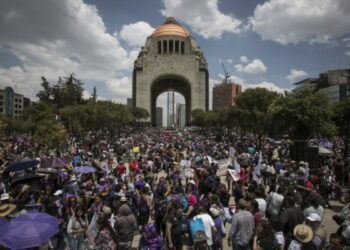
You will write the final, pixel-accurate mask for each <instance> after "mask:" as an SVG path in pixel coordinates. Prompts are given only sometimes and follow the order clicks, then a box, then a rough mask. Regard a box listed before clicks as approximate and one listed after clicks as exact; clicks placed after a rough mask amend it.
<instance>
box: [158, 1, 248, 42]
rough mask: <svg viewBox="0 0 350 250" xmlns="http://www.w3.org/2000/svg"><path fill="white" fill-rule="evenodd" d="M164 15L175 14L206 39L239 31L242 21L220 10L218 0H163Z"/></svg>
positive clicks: (217, 37) (162, 11)
mask: <svg viewBox="0 0 350 250" xmlns="http://www.w3.org/2000/svg"><path fill="white" fill-rule="evenodd" d="M163 2H164V9H162V10H161V13H162V14H163V15H164V16H175V17H176V18H178V19H180V20H181V21H183V22H184V23H186V24H187V25H189V26H190V27H191V28H192V29H193V31H194V32H196V33H198V34H199V35H201V36H203V37H204V38H205V39H209V38H214V39H219V38H220V37H221V36H222V34H223V33H224V32H229V33H239V32H240V31H241V24H242V22H241V21H240V20H238V19H236V18H235V17H234V16H233V15H232V14H224V13H222V12H221V11H220V10H219V6H218V0H201V1H200V3H199V2H198V0H163Z"/></svg>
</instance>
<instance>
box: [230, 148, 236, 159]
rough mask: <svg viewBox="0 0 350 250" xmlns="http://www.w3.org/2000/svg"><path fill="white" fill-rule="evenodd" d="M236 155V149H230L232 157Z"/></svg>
mask: <svg viewBox="0 0 350 250" xmlns="http://www.w3.org/2000/svg"><path fill="white" fill-rule="evenodd" d="M235 154H236V149H235V148H234V147H230V157H234V156H235Z"/></svg>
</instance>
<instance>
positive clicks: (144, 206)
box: [139, 196, 149, 214]
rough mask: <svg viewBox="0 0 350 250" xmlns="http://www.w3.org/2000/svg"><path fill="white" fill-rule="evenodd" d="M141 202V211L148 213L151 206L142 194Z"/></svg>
mask: <svg viewBox="0 0 350 250" xmlns="http://www.w3.org/2000/svg"><path fill="white" fill-rule="evenodd" d="M139 204H140V207H139V212H140V213H142V214H147V213H148V212H149V207H148V205H147V201H146V199H145V198H144V197H143V196H141V198H140V203H139Z"/></svg>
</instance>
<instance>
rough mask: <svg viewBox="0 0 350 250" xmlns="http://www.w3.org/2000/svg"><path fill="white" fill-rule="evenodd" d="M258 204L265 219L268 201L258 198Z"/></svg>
mask: <svg viewBox="0 0 350 250" xmlns="http://www.w3.org/2000/svg"><path fill="white" fill-rule="evenodd" d="M255 200H256V202H257V203H258V205H259V211H260V213H261V214H262V216H263V217H265V212H266V201H265V200H264V199H262V198H256V199H255Z"/></svg>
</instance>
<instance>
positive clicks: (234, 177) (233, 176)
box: [228, 169, 241, 181]
mask: <svg viewBox="0 0 350 250" xmlns="http://www.w3.org/2000/svg"><path fill="white" fill-rule="evenodd" d="M228 172H229V173H230V175H231V177H232V179H233V180H234V181H238V180H239V179H241V177H240V176H239V173H238V172H237V171H236V170H232V169H229V170H228Z"/></svg>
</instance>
